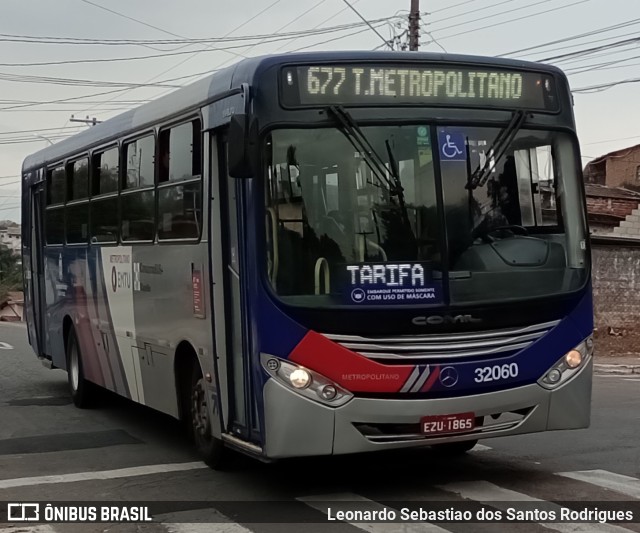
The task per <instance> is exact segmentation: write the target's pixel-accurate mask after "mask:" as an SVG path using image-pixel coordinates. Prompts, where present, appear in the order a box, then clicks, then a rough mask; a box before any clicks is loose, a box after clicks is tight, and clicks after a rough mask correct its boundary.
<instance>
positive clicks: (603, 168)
mask: <svg viewBox="0 0 640 533" xmlns="http://www.w3.org/2000/svg"><path fill="white" fill-rule="evenodd" d="M584 179H585V182H586V183H592V184H597V185H606V186H607V187H623V188H625V189H631V190H636V191H640V144H636V145H635V146H631V147H629V148H623V149H621V150H616V151H615V152H609V153H608V154H605V155H603V156H600V157H597V158H596V159H594V160H593V161H590V162H589V163H588V164H587V166H586V167H585V169H584Z"/></svg>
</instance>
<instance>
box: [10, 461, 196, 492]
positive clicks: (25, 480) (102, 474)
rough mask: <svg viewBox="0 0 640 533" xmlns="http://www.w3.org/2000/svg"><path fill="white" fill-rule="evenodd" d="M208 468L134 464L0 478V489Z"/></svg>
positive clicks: (187, 464)
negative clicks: (90, 470) (68, 472)
mask: <svg viewBox="0 0 640 533" xmlns="http://www.w3.org/2000/svg"><path fill="white" fill-rule="evenodd" d="M204 468H208V467H207V465H205V464H204V463H201V462H197V463H173V464H164V465H147V466H134V467H132V468H120V469H118V470H101V471H98V472H78V473H76V474H61V475H54V476H37V477H20V478H16V479H0V489H12V488H15V487H28V486H32V485H50V484H53V483H75V482H77V481H91V480H96V479H118V478H123V477H135V476H148V475H150V474H164V473H166V472H182V471H186V470H199V469H204Z"/></svg>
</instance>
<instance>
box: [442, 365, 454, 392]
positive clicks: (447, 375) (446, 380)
mask: <svg viewBox="0 0 640 533" xmlns="http://www.w3.org/2000/svg"><path fill="white" fill-rule="evenodd" d="M440 383H442V385H443V386H445V387H453V386H454V385H455V384H456V383H458V371H457V370H456V369H455V368H453V367H452V366H445V367H444V368H443V369H442V370H441V371H440Z"/></svg>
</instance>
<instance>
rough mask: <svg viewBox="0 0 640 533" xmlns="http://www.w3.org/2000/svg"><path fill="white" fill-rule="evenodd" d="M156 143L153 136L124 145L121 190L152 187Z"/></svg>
mask: <svg viewBox="0 0 640 533" xmlns="http://www.w3.org/2000/svg"><path fill="white" fill-rule="evenodd" d="M155 147H156V141H155V138H154V136H153V135H148V136H147V137H143V138H142V139H137V140H135V141H133V142H130V143H128V144H126V145H125V153H126V155H127V159H126V160H125V165H126V166H125V180H124V183H123V184H122V188H123V189H136V188H138V187H153V184H154V168H155Z"/></svg>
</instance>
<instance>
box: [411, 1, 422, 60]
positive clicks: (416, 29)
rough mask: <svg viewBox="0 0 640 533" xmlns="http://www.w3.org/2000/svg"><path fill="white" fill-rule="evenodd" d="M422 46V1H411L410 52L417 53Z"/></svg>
mask: <svg viewBox="0 0 640 533" xmlns="http://www.w3.org/2000/svg"><path fill="white" fill-rule="evenodd" d="M419 46H420V0H411V11H410V13H409V50H411V51H412V52H417V51H418V47H419Z"/></svg>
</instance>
